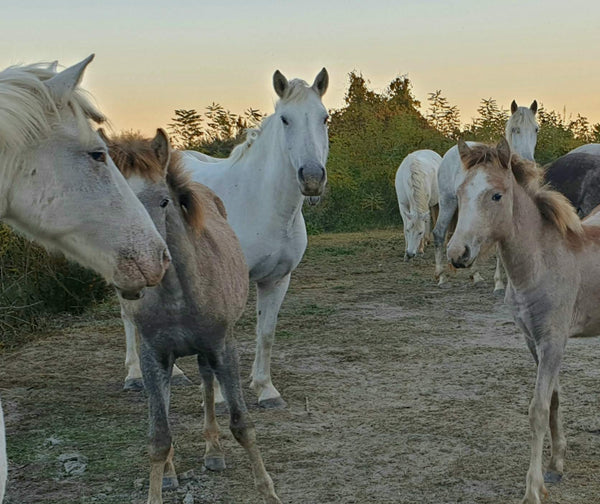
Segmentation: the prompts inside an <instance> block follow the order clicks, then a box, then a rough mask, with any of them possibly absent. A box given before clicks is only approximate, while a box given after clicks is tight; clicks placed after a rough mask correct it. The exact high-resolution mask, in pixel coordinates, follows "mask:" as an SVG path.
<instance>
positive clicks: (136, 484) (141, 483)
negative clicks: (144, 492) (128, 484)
mask: <svg viewBox="0 0 600 504" xmlns="http://www.w3.org/2000/svg"><path fill="white" fill-rule="evenodd" d="M145 483H146V478H138V479H136V480H134V482H133V488H135V489H136V490H141V489H142V488H144V484H145Z"/></svg>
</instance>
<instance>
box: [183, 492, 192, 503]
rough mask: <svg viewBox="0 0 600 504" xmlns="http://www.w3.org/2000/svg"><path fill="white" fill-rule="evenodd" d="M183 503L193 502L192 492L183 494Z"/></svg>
mask: <svg viewBox="0 0 600 504" xmlns="http://www.w3.org/2000/svg"><path fill="white" fill-rule="evenodd" d="M183 504H194V496H193V495H192V492H188V493H187V494H185V497H184V498H183Z"/></svg>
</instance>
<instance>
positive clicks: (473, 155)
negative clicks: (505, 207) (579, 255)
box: [463, 144, 585, 247]
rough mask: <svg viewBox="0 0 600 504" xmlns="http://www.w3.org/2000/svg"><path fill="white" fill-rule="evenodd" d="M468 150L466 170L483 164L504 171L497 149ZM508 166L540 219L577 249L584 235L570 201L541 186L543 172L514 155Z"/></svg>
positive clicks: (479, 146) (486, 147)
mask: <svg viewBox="0 0 600 504" xmlns="http://www.w3.org/2000/svg"><path fill="white" fill-rule="evenodd" d="M470 150H471V152H470V155H469V157H468V158H467V159H466V160H463V163H464V164H465V167H467V169H476V168H477V167H479V166H482V167H483V165H485V166H487V167H491V169H492V170H506V168H504V167H503V166H502V164H501V163H500V159H499V157H498V152H497V150H496V147H493V146H490V145H484V144H481V145H477V146H474V147H472V148H471V149H470ZM510 166H511V171H512V174H513V176H514V178H515V181H516V182H517V183H518V184H519V185H520V186H521V187H522V188H523V189H524V190H525V193H526V194H527V195H528V196H529V197H530V198H531V199H532V200H533V202H534V203H535V205H536V206H537V208H538V210H539V211H540V215H541V216H542V218H543V219H544V220H546V221H547V222H549V223H550V224H552V226H553V227H554V228H555V229H556V230H558V231H559V233H560V234H561V236H562V237H563V238H564V239H565V240H566V241H567V243H568V244H569V245H570V246H572V247H578V246H580V245H581V243H582V240H583V239H584V236H585V234H584V230H583V227H582V225H581V220H580V219H579V217H578V215H577V213H576V211H575V209H574V208H573V205H571V203H570V201H569V200H568V199H567V198H566V197H565V196H564V195H563V194H561V193H559V192H558V191H555V190H554V189H552V188H551V187H550V186H549V185H548V184H545V183H544V171H543V169H542V168H541V167H540V166H538V165H537V163H535V162H534V161H529V160H527V159H523V158H521V157H520V156H518V155H517V154H512V156H511V160H510Z"/></svg>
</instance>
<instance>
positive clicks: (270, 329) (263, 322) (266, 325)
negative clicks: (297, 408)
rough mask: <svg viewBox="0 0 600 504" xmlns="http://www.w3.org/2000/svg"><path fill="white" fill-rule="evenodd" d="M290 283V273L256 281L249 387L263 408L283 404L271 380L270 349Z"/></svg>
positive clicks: (284, 405)
mask: <svg viewBox="0 0 600 504" xmlns="http://www.w3.org/2000/svg"><path fill="white" fill-rule="evenodd" d="M289 285H290V275H289V274H288V275H286V276H284V277H283V278H282V279H280V280H278V281H276V282H270V283H258V284H257V302H256V355H255V357H254V364H253V365H252V375H251V378H252V383H251V385H250V386H251V387H252V389H253V390H254V392H255V393H256V394H257V395H258V405H259V406H261V407H262V408H285V407H286V403H285V401H284V400H283V399H282V398H281V394H280V393H279V392H278V391H277V389H276V388H275V387H274V386H273V383H272V382H271V349H272V348H273V342H274V341H275V326H276V325H277V315H278V314H279V309H280V308H281V303H283V298H284V297H285V293H286V292H287V290H288V286H289ZM221 385H223V383H222V382H221Z"/></svg>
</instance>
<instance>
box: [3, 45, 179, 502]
mask: <svg viewBox="0 0 600 504" xmlns="http://www.w3.org/2000/svg"><path fill="white" fill-rule="evenodd" d="M92 59H93V55H92V56H89V57H88V58H86V59H85V60H83V61H82V62H80V63H78V64H76V65H74V66H72V67H70V68H67V69H66V70H63V71H62V72H60V73H56V65H55V64H50V65H43V64H37V65H29V66H16V67H9V68H7V69H6V70H3V71H1V72H0V220H1V221H3V222H5V223H7V224H9V225H10V226H11V227H13V228H14V229H16V230H17V231H19V232H21V233H23V234H25V235H26V236H28V237H29V238H32V239H34V240H36V241H37V242H38V243H41V244H42V245H44V246H45V247H46V248H48V249H52V250H57V251H60V252H62V253H64V254H65V255H66V256H67V257H69V258H70V259H73V260H75V261H77V262H79V263H80V264H82V265H83V266H87V267H89V268H91V269H93V270H95V271H96V272H97V273H100V274H101V275H103V276H104V277H105V278H106V280H107V281H109V282H110V283H112V284H114V285H115V286H116V287H117V289H119V291H120V292H121V294H122V295H124V296H126V297H128V298H130V299H133V298H136V297H138V296H139V293H140V291H141V290H142V289H143V288H144V287H146V286H150V285H156V284H158V283H159V282H160V280H161V279H162V277H163V274H164V272H165V270H166V267H167V266H168V264H169V260H170V256H169V253H168V251H167V246H166V244H165V242H164V241H163V239H162V238H161V237H160V235H159V234H158V231H157V230H156V228H155V226H154V224H153V223H152V220H151V219H150V217H149V215H148V213H147V212H146V210H145V209H144V207H143V205H142V204H141V203H140V202H139V200H138V199H137V198H135V195H134V193H133V192H132V190H131V189H130V188H129V185H128V184H127V182H126V181H125V179H124V178H123V176H122V175H121V173H120V172H119V171H118V170H117V168H116V166H115V165H114V163H113V162H112V160H111V159H110V157H109V156H108V153H107V148H106V145H105V144H104V142H103V141H102V140H101V139H100V137H99V136H98V134H97V133H96V132H95V131H94V130H93V129H92V127H91V125H90V120H91V121H93V122H96V123H101V122H103V121H104V120H105V119H104V116H103V115H102V114H101V113H100V112H99V111H97V110H96V109H95V108H94V107H93V106H92V105H91V103H90V102H89V100H88V99H87V98H86V97H85V95H84V94H83V93H82V92H81V91H80V90H79V88H78V84H79V82H80V81H81V78H82V76H83V72H84V70H85V68H86V67H87V65H88V64H89V63H90V61H91V60H92ZM0 417H2V412H1V408H0ZM6 473H7V460H6V451H5V439H4V421H3V420H0V502H1V501H2V498H3V495H4V491H5V483H6V475H7V474H6Z"/></svg>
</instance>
